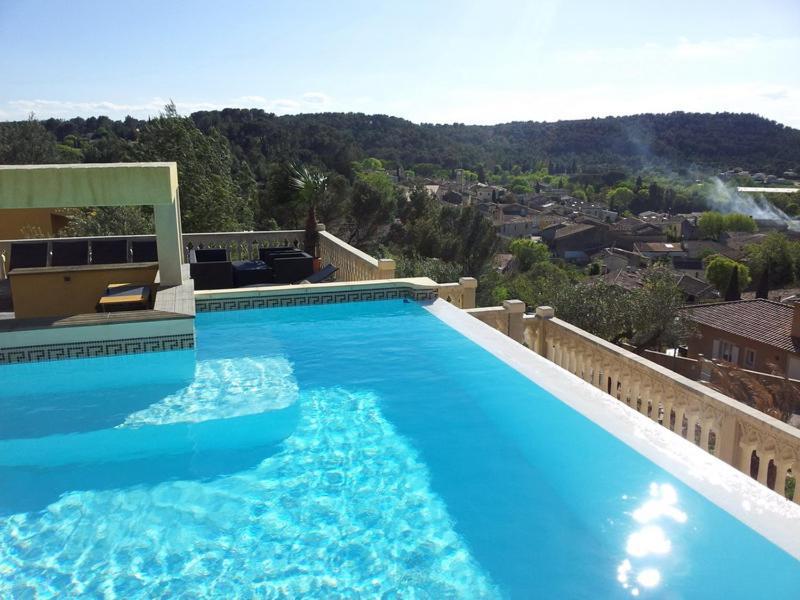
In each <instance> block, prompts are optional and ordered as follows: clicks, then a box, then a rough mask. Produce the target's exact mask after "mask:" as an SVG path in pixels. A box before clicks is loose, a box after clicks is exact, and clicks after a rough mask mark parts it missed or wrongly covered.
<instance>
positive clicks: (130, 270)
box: [10, 263, 158, 319]
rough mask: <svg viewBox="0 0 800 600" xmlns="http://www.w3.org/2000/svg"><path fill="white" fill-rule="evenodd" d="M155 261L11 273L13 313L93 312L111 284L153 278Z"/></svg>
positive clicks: (21, 315)
mask: <svg viewBox="0 0 800 600" xmlns="http://www.w3.org/2000/svg"><path fill="white" fill-rule="evenodd" d="M156 271H158V264H157V263H138V264H136V263H132V264H128V265H88V266H85V267H63V268H59V267H47V268H43V269H20V270H19V271H16V272H14V271H12V272H11V274H10V275H11V296H12V299H13V302H14V316H15V317H16V318H18V319H26V318H31V317H63V316H69V315H80V314H85V313H93V312H95V306H96V305H97V301H98V300H99V299H100V296H102V295H103V294H104V293H105V291H106V288H107V287H108V285H109V284H111V283H142V284H148V285H151V284H152V283H153V282H154V281H155V276H156Z"/></svg>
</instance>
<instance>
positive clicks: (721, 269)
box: [705, 254, 750, 299]
mask: <svg viewBox="0 0 800 600" xmlns="http://www.w3.org/2000/svg"><path fill="white" fill-rule="evenodd" d="M734 272H735V273H736V286H737V289H736V293H737V294H738V293H740V292H741V291H742V290H744V289H745V288H746V287H747V286H748V285H749V284H750V269H748V268H747V266H746V265H743V264H741V263H738V262H736V261H735V260H732V259H730V258H728V257H727V256H722V255H721V254H717V255H714V256H712V257H710V258H709V260H708V261H707V262H706V273H705V275H706V281H708V282H709V283H710V284H711V285H713V286H714V287H715V288H717V290H718V291H719V293H720V294H727V292H728V288H729V286H730V282H731V279H732V278H733V273H734ZM726 299H727V298H726Z"/></svg>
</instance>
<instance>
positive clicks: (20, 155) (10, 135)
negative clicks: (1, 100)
mask: <svg viewBox="0 0 800 600" xmlns="http://www.w3.org/2000/svg"><path fill="white" fill-rule="evenodd" d="M57 162H61V161H60V160H59V155H58V152H57V151H56V139H55V137H54V136H53V134H52V133H50V132H49V131H47V129H45V128H44V126H42V124H41V123H40V122H39V121H37V120H36V117H35V115H34V114H33V113H31V114H30V115H29V116H28V119H27V120H26V121H19V122H16V123H0V164H7V165H34V164H39V165H41V164H50V163H57Z"/></svg>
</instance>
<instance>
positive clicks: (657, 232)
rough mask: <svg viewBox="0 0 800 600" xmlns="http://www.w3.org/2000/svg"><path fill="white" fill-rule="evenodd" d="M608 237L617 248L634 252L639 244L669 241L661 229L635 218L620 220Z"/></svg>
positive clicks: (612, 226)
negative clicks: (634, 248)
mask: <svg viewBox="0 0 800 600" xmlns="http://www.w3.org/2000/svg"><path fill="white" fill-rule="evenodd" d="M608 237H609V239H610V240H611V242H613V243H614V245H615V246H619V247H620V248H624V249H625V250H633V245H634V244H635V243H637V242H666V241H667V235H666V234H665V233H664V232H663V231H661V228H660V227H658V226H656V225H654V224H652V223H645V222H644V221H642V220H641V219H635V218H633V217H626V218H624V219H620V220H619V221H617V222H616V223H614V224H613V225H611V227H610V228H609V231H608Z"/></svg>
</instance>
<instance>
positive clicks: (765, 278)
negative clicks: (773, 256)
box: [756, 263, 769, 300]
mask: <svg viewBox="0 0 800 600" xmlns="http://www.w3.org/2000/svg"><path fill="white" fill-rule="evenodd" d="M756 298H763V299H764V300H767V299H769V263H767V266H765V267H764V270H763V271H761V278H760V279H759V280H758V288H757V289H756Z"/></svg>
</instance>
